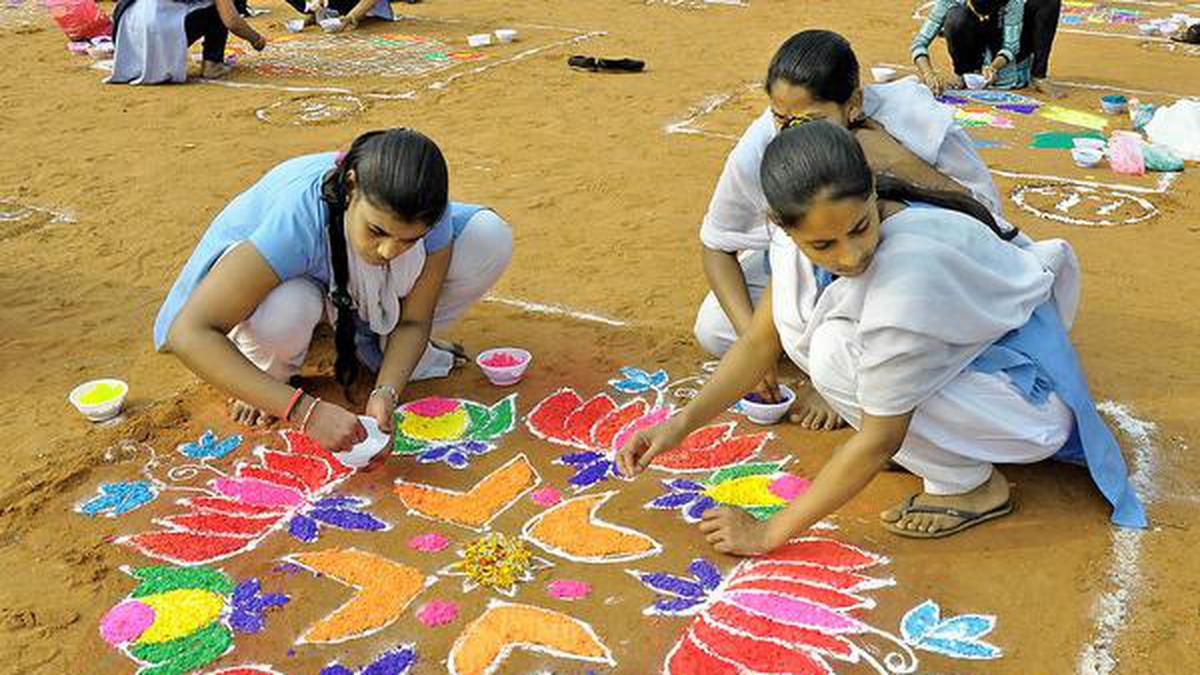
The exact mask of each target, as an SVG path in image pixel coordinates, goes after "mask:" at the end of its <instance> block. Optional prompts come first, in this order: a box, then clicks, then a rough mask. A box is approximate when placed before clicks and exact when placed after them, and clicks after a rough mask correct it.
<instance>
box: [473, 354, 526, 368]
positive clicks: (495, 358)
mask: <svg viewBox="0 0 1200 675" xmlns="http://www.w3.org/2000/svg"><path fill="white" fill-rule="evenodd" d="M524 362H525V361H524V359H520V358H517V357H516V356H513V355H512V354H509V353H508V352H497V353H495V354H492V355H491V356H489V357H487V358H486V359H484V360H483V361H481V362H480V363H482V364H483V365H485V366H488V367H489V368H510V367H512V366H519V365H521V364H522V363H524Z"/></svg>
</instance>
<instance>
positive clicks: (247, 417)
mask: <svg viewBox="0 0 1200 675" xmlns="http://www.w3.org/2000/svg"><path fill="white" fill-rule="evenodd" d="M229 404H230V408H229V416H230V417H231V418H233V421H234V422H237V423H239V424H245V425H246V426H248V427H253V426H267V425H268V424H272V423H274V422H275V416H274V415H268V414H267V413H265V412H263V411H261V410H259V409H258V408H255V407H254V406H252V405H250V404H249V403H246V402H245V401H238V400H235V399H229Z"/></svg>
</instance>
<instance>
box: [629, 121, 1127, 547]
mask: <svg viewBox="0 0 1200 675" xmlns="http://www.w3.org/2000/svg"><path fill="white" fill-rule="evenodd" d="M762 183H763V190H764V192H765V194H766V197H767V200H768V203H769V205H770V209H771V218H772V220H773V222H774V223H775V224H776V225H777V226H778V227H777V228H776V232H777V234H776V236H774V239H773V242H772V249H771V263H772V268H773V270H774V272H775V275H774V277H773V279H772V288H771V292H770V293H768V294H767V295H766V296H765V298H764V302H763V303H762V305H761V306H760V307H759V309H758V311H757V312H756V314H755V317H754V322H753V325H752V329H751V330H750V331H749V332H748V333H746V334H745V335H743V336H742V337H741V338H739V340H738V342H737V343H736V344H735V345H734V347H733V348H732V349H731V350H730V351H729V353H728V354H727V355H726V357H725V358H724V359H723V360H722V362H721V366H720V368H719V369H718V370H717V372H716V374H715V375H714V376H713V378H712V380H711V381H710V382H709V383H708V385H707V386H706V387H705V388H704V390H703V391H702V392H701V393H700V395H699V396H697V397H696V399H694V400H693V401H692V402H691V403H690V404H689V405H688V406H687V407H686V408H685V409H684V410H683V411H682V412H681V413H680V414H679V415H677V416H675V417H673V418H671V420H670V421H668V422H666V423H664V424H662V425H660V426H659V427H656V428H653V429H649V430H646V431H644V432H642V433H639V434H638V435H637V436H636V437H635V438H633V439H632V440H631V441H630V442H629V443H628V444H627V445H626V446H625V447H624V448H622V450H621V452H620V453H619V457H618V464H619V466H620V468H621V471H622V472H623V473H625V474H626V475H633V474H636V473H638V472H640V471H641V470H642V469H644V468H645V467H646V466H647V465H648V463H649V461H650V460H651V459H652V458H653V457H654V456H655V455H657V454H658V453H660V452H662V451H664V450H667V449H669V448H672V447H674V446H675V445H677V444H678V443H679V442H680V441H682V439H683V438H685V437H686V436H687V434H689V433H690V432H691V431H693V430H694V429H696V428H698V427H699V426H701V425H703V424H705V423H707V422H708V421H709V420H710V419H711V418H713V417H715V416H716V415H717V414H719V413H720V412H721V411H723V410H724V409H726V408H727V407H728V406H729V405H731V404H732V403H733V402H734V401H736V400H738V398H739V397H740V396H742V395H743V394H744V393H746V392H748V391H750V390H752V389H754V387H755V385H756V384H757V383H758V382H759V381H760V380H761V378H762V376H763V373H764V372H766V371H767V370H768V369H769V368H771V367H772V364H773V363H774V362H775V360H776V359H777V358H778V357H779V355H780V352H781V351H784V352H786V353H787V354H788V356H789V357H790V358H791V359H792V360H793V361H795V362H796V364H797V365H798V366H800V367H801V368H802V369H804V370H805V371H806V372H808V374H809V376H810V379H811V381H812V387H813V389H814V391H811V392H806V393H807V394H808V395H819V396H820V397H822V398H823V399H824V400H825V401H827V402H828V404H829V405H830V406H831V407H833V408H834V409H835V410H836V411H837V413H838V414H839V415H841V416H842V417H843V418H844V419H846V420H847V421H848V422H850V424H851V425H852V426H854V427H855V429H857V433H856V434H854V435H853V436H852V437H851V438H850V439H849V440H848V441H847V442H846V443H845V444H844V445H843V446H842V447H841V448H840V449H839V450H837V451H836V452H834V454H833V456H832V458H831V459H830V460H829V461H828V462H827V463H826V465H825V466H824V468H822V469H821V471H820V472H819V473H818V474H817V476H816V478H815V479H814V480H813V483H812V487H811V489H809V490H808V491H807V492H806V493H804V494H803V495H801V496H799V497H797V498H796V499H795V500H794V501H793V502H792V503H791V504H789V506H788V507H787V508H786V509H784V510H783V511H781V512H780V513H779V514H777V515H776V516H774V517H772V518H771V519H769V520H767V521H764V522H761V523H759V522H758V521H755V520H754V519H753V518H751V517H750V516H749V515H747V514H746V513H745V512H743V511H740V510H737V509H713V510H710V511H709V512H707V513H705V516H704V519H703V521H702V522H701V530H702V531H703V532H704V533H705V535H706V537H707V539H708V541H709V542H710V543H712V544H713V545H714V547H715V548H716V549H717V550H718V551H721V552H727V553H734V554H742V555H753V554H759V553H765V552H767V551H769V550H771V549H773V548H776V547H778V546H780V545H782V544H784V543H785V542H787V541H788V540H789V539H791V538H792V537H793V536H794V535H796V534H798V533H800V532H802V531H804V530H806V529H808V528H809V527H811V526H812V525H813V524H815V523H816V522H818V521H819V520H820V519H822V518H824V517H825V516H827V515H828V514H829V513H831V512H832V511H834V510H836V509H837V508H839V507H840V506H841V505H842V504H844V503H845V502H846V501H848V500H849V499H850V498H852V497H853V496H854V495H856V494H857V493H858V492H860V491H861V490H862V489H863V488H864V487H866V485H867V484H868V483H869V482H870V481H871V479H872V478H873V477H874V476H875V474H876V473H878V472H879V471H880V470H882V469H883V468H884V466H885V465H886V464H887V462H888V460H889V459H891V460H894V461H896V462H897V463H899V464H901V465H902V466H904V467H906V468H907V469H909V470H910V471H912V472H913V473H914V474H916V475H918V476H920V477H921V478H922V479H923V480H924V491H923V492H921V493H920V494H916V495H913V496H912V497H910V498H909V499H907V500H905V501H904V502H903V503H901V504H900V505H899V506H897V507H896V508H894V509H890V510H888V511H885V512H884V513H883V514H881V520H882V523H883V525H884V527H885V528H887V529H888V530H890V531H892V532H894V533H896V534H900V535H903V536H909V537H920V538H930V537H941V536H946V535H949V534H953V533H955V532H959V531H961V530H964V529H966V528H968V527H971V526H973V525H976V524H979V523H982V522H985V521H987V520H991V519H993V518H997V517H1000V516H1003V515H1006V514H1008V513H1009V512H1011V511H1012V502H1011V499H1010V494H1009V486H1008V482H1007V481H1006V480H1005V479H1004V477H1003V476H1002V475H1001V474H1000V473H999V472H998V471H996V470H995V468H994V467H993V464H995V463H1032V462H1037V461H1040V460H1043V459H1047V458H1050V457H1052V456H1054V457H1058V458H1060V459H1065V460H1068V461H1078V462H1083V463H1086V464H1087V465H1088V468H1089V470H1090V471H1091V474H1092V477H1093V479H1094V481H1095V482H1096V484H1097V485H1098V487H1099V488H1100V491H1101V492H1102V493H1103V494H1104V495H1105V497H1107V498H1108V499H1109V501H1110V502H1111V503H1112V505H1113V507H1114V515H1113V519H1114V521H1116V522H1117V523H1118V524H1122V525H1129V526H1144V525H1145V515H1144V513H1143V512H1142V509H1141V504H1140V503H1139V502H1138V500H1137V497H1136V495H1134V493H1133V491H1132V488H1131V487H1130V486H1129V482H1128V479H1127V476H1126V472H1125V466H1124V463H1123V460H1122V459H1121V454H1120V448H1119V447H1118V446H1117V444H1116V441H1115V440H1114V439H1113V437H1112V434H1111V433H1110V432H1109V431H1108V429H1107V428H1106V427H1105V426H1104V424H1103V422H1102V421H1101V420H1100V418H1099V416H1098V415H1097V413H1096V410H1095V407H1094V406H1093V405H1092V402H1091V398H1090V395H1089V394H1088V392H1087V384H1086V379H1085V378H1084V376H1083V373H1082V371H1081V370H1080V367H1079V363H1078V358H1077V357H1076V355H1075V352H1074V350H1073V348H1072V347H1071V344H1070V342H1069V340H1068V338H1067V337H1066V325H1065V324H1068V323H1069V321H1070V319H1071V317H1072V316H1073V315H1074V311H1075V307H1076V298H1077V295H1078V288H1077V283H1076V280H1077V278H1078V276H1077V273H1076V261H1075V258H1074V256H1073V254H1072V253H1071V252H1070V248H1069V246H1067V244H1066V243H1065V242H1044V243H1040V244H1033V243H1031V242H1028V240H1025V239H1023V242H1022V244H1021V245H1015V244H1012V243H1008V242H1006V241H1004V240H1003V239H1002V238H1001V237H1000V236H998V234H999V232H1000V231H1001V230H1000V228H998V226H997V225H996V222H995V219H994V218H992V216H991V214H989V213H988V211H987V209H986V208H983V207H982V206H981V205H979V204H978V203H977V202H975V201H974V200H972V199H970V198H967V197H964V196H961V195H954V194H948V193H937V192H930V191H924V190H918V189H915V188H913V187H912V186H910V185H907V184H904V183H902V182H898V181H895V180H884V179H881V180H879V181H878V183H877V182H876V181H875V179H874V177H873V175H872V173H871V170H870V168H869V167H868V165H867V161H866V159H865V157H864V156H863V152H862V149H861V148H860V147H859V145H858V143H857V141H855V140H854V138H853V136H852V135H850V133H849V132H847V131H845V130H844V129H841V128H839V127H836V126H834V125H832V124H829V123H825V122H812V123H807V124H801V125H799V126H798V127H796V128H794V129H790V130H787V131H785V132H783V133H781V134H780V136H779V137H778V138H776V140H774V141H773V142H772V143H771V145H770V146H769V147H768V148H767V151H766V153H765V155H764V158H763V165H762ZM922 202H923V203H922ZM931 205H932V206H931Z"/></svg>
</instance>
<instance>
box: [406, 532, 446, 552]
mask: <svg viewBox="0 0 1200 675" xmlns="http://www.w3.org/2000/svg"><path fill="white" fill-rule="evenodd" d="M449 545H450V539H449V538H447V537H446V536H445V535H442V534H438V533H437V532H426V533H425V534H418V535H417V536H415V537H413V538H412V539H409V540H408V547H409V548H411V549H413V550H414V551H421V552H422V553H437V552H438V551H443V550H445V549H446V547H447V546H449Z"/></svg>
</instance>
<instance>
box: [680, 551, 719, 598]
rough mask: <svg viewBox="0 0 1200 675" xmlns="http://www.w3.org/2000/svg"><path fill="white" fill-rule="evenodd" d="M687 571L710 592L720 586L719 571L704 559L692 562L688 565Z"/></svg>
mask: <svg viewBox="0 0 1200 675" xmlns="http://www.w3.org/2000/svg"><path fill="white" fill-rule="evenodd" d="M688 571H689V572H691V573H692V576H693V577H695V578H696V580H697V581H699V582H700V585H701V586H703V587H704V588H705V589H706V590H710V591H711V590H713V589H715V588H716V587H717V586H720V585H721V570H720V569H718V568H717V566H716V565H714V564H712V563H711V562H709V561H708V560H705V559H704V558H696V559H695V560H693V561H692V562H691V563H690V564H689V565H688Z"/></svg>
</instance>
